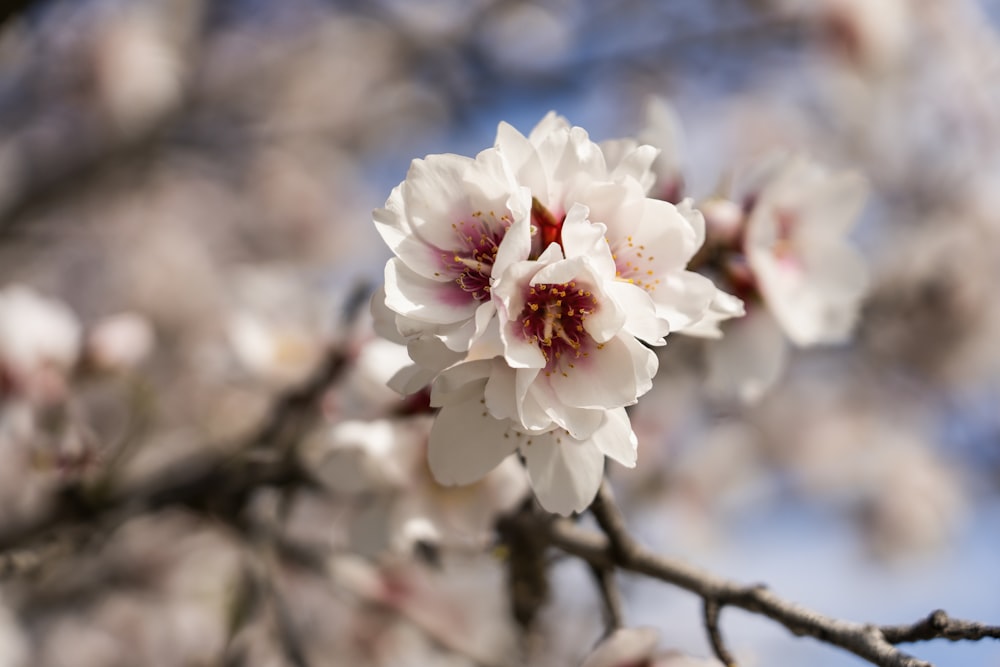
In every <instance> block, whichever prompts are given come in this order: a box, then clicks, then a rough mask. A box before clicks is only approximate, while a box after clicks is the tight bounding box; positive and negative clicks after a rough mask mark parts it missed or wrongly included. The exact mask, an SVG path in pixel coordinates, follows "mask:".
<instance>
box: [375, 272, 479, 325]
mask: <svg viewBox="0 0 1000 667" xmlns="http://www.w3.org/2000/svg"><path fill="white" fill-rule="evenodd" d="M385 293H386V299H385V305H386V306H388V307H389V308H390V309H391V310H394V311H396V312H397V313H399V314H400V315H404V316H406V317H410V318H413V319H416V320H420V321H422V322H428V323H431V324H451V323H454V322H461V321H462V320H465V319H467V318H470V317H472V316H473V315H474V314H475V312H476V308H477V307H478V306H479V302H478V301H476V300H475V299H472V298H469V297H468V295H466V294H464V293H462V292H461V290H460V289H458V288H457V286H456V285H455V284H454V283H452V282H447V283H439V282H436V281H433V280H428V279H427V278H424V277H423V276H421V275H419V274H417V273H415V272H414V271H413V270H412V269H410V268H409V267H407V266H406V265H405V264H403V263H402V261H400V260H399V258H393V259H390V260H389V261H388V262H386V265H385Z"/></svg>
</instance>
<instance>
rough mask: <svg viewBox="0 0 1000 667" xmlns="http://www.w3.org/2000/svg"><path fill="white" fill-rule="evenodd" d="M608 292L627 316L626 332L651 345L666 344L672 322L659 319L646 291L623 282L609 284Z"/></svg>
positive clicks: (662, 318) (654, 305)
mask: <svg viewBox="0 0 1000 667" xmlns="http://www.w3.org/2000/svg"><path fill="white" fill-rule="evenodd" d="M607 290H608V294H609V295H610V296H611V298H613V299H614V300H615V301H616V302H617V303H618V307H619V308H621V310H622V312H624V313H625V314H626V317H627V319H626V320H625V327H624V329H625V331H626V332H628V333H629V334H631V335H633V336H635V337H636V338H638V339H640V340H644V341H646V342H647V343H649V344H650V345H665V344H666V342H667V341H666V340H664V336H666V335H667V334H668V333H670V322H669V321H668V320H667V319H666V318H664V317H657V313H656V304H654V303H653V299H652V297H651V296H650V295H649V293H648V292H647V291H646V290H644V289H642V288H641V287H637V286H635V285H633V284H631V283H626V282H622V281H613V282H611V283H609V284H608V285H607Z"/></svg>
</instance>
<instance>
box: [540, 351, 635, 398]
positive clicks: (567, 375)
mask: <svg viewBox="0 0 1000 667" xmlns="http://www.w3.org/2000/svg"><path fill="white" fill-rule="evenodd" d="M623 338H630V337H619V338H612V339H611V340H609V341H608V342H607V343H605V344H604V346H603V348H601V349H594V350H592V351H591V352H590V356H589V357H586V358H583V357H581V358H579V359H574V360H573V362H568V361H563V363H562V364H561V366H557V367H556V369H555V370H554V371H553V372H552V375H551V376H550V377H549V381H550V382H551V384H552V389H553V390H554V391H555V393H556V396H558V397H559V400H560V401H561V402H563V403H565V404H566V405H569V406H572V407H578V408H605V409H609V408H619V407H622V406H625V405H632V404H633V403H635V401H636V397H637V393H636V392H637V389H636V370H637V369H636V368H635V366H634V361H633V353H632V351H631V350H630V349H629V346H628V344H626V342H625V341H624V340H623ZM632 340H633V341H634V340H635V339H632ZM635 344H636V345H639V344H638V343H635ZM639 347H642V346H641V345H639ZM647 352H648V350H647ZM650 354H651V353H650ZM570 363H573V366H574V368H570V367H569V364H570Z"/></svg>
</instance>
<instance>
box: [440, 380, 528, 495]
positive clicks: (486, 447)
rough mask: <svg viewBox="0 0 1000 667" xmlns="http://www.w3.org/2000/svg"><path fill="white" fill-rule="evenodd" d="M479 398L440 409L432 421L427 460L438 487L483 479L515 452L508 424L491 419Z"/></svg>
mask: <svg viewBox="0 0 1000 667" xmlns="http://www.w3.org/2000/svg"><path fill="white" fill-rule="evenodd" d="M480 396H481V394H480ZM480 396H476V395H472V396H471V397H470V398H468V399H467V400H465V401H463V402H461V403H455V404H452V405H448V406H446V407H444V408H441V412H440V413H439V414H438V416H437V418H436V419H435V420H434V426H433V427H431V434H430V441H429V443H428V451H427V455H428V459H427V460H428V464H429V465H430V469H431V473H432V474H433V475H434V479H436V480H437V481H438V482H439V483H441V484H445V485H452V484H471V483H472V482H475V481H477V480H479V479H482V478H483V477H484V476H485V475H486V473H488V472H489V471H491V470H493V469H494V468H496V467H497V466H498V465H500V462H501V461H503V460H504V459H505V458H507V457H508V456H510V455H511V454H512V453H513V452H514V450H515V449H516V446H517V445H516V442H517V438H515V437H514V436H513V435H511V434H510V433H508V431H509V422H507V421H501V420H499V419H494V418H493V417H491V416H490V415H489V413H488V412H487V411H486V407H485V406H484V405H483V404H482V403H481V402H480V401H481V400H482V399H481V398H480Z"/></svg>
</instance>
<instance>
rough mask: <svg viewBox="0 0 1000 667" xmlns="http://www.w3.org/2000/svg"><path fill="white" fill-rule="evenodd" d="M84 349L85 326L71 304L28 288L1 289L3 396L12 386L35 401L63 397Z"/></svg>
mask: <svg viewBox="0 0 1000 667" xmlns="http://www.w3.org/2000/svg"><path fill="white" fill-rule="evenodd" d="M80 344H81V328H80V323H79V322H78V321H77V319H76V316H75V315H74V314H73V313H72V311H70V309H69V308H68V307H66V305H64V304H63V303H61V302H59V301H55V300H53V299H49V298H47V297H44V296H41V295H40V294H38V293H36V292H35V291H33V290H32V289H30V288H28V287H25V286H22V285H13V286H10V287H7V288H5V289H3V290H0V396H2V395H3V393H4V391H5V390H4V386H5V385H9V386H10V387H11V388H12V389H13V391H14V392H15V393H19V394H22V395H25V396H27V397H29V398H32V399H38V400H43V401H44V400H50V399H57V398H59V397H61V396H62V394H63V392H64V391H65V380H66V375H67V374H68V373H69V372H70V370H71V369H72V368H73V366H75V365H76V361H77V358H78V357H79V354H80Z"/></svg>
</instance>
